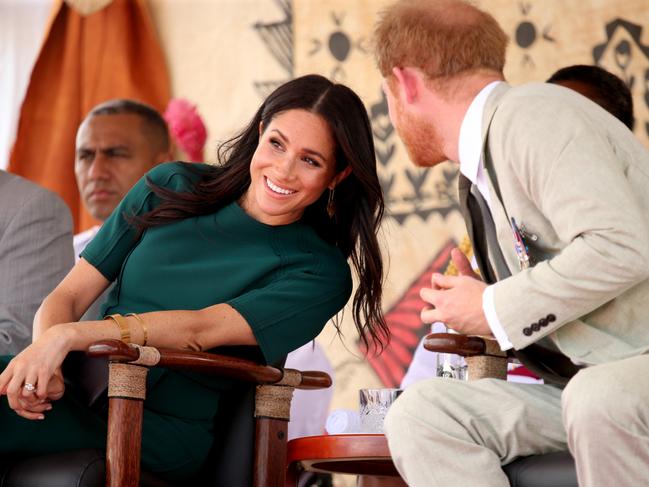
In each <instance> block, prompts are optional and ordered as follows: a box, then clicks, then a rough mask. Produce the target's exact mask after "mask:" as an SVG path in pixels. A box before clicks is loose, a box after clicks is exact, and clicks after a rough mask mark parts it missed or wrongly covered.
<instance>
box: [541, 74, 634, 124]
mask: <svg viewBox="0 0 649 487" xmlns="http://www.w3.org/2000/svg"><path fill="white" fill-rule="evenodd" d="M547 83H553V84H555V85H560V86H564V87H566V88H570V89H571V90H573V91H576V92H577V93H580V94H581V95H583V96H585V97H586V98H588V99H589V100H591V101H594V102H595V103H597V104H598V105H599V106H601V107H602V108H603V109H604V110H606V111H607V112H609V113H610V114H611V115H613V116H614V117H615V118H617V119H618V120H619V121H620V122H622V123H623V124H624V125H626V126H627V127H628V128H629V130H633V128H634V125H635V117H634V115H633V96H632V95H631V90H629V87H628V86H627V85H626V83H625V82H624V81H622V80H621V79H620V78H618V77H617V76H615V75H614V74H613V73H609V72H608V71H606V70H605V69H603V68H600V67H599V66H589V65H584V64H575V65H573V66H567V67H565V68H561V69H559V70H558V71H556V72H555V73H554V74H552V75H551V76H550V77H549V78H548V80H547Z"/></svg>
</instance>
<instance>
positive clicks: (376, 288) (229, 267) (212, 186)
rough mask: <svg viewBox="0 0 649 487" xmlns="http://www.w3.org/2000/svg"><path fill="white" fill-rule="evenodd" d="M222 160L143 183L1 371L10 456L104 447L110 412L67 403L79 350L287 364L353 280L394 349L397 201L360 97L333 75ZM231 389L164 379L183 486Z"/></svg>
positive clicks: (150, 443) (173, 469)
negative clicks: (393, 208)
mask: <svg viewBox="0 0 649 487" xmlns="http://www.w3.org/2000/svg"><path fill="white" fill-rule="evenodd" d="M218 156H219V157H218V158H219V164H218V165H214V166H211V165H207V164H188V163H168V164H162V165H159V166H157V167H156V168H154V169H153V170H151V171H149V172H148V173H147V176H146V178H143V179H141V180H140V181H139V182H138V183H136V185H135V186H134V187H133V188H132V189H131V191H130V192H129V193H128V194H127V195H126V197H125V198H124V199H123V200H122V201H121V203H120V204H119V205H118V207H117V208H116V209H115V210H114V211H113V212H112V214H111V216H110V217H109V218H108V219H107V220H106V222H105V223H104V224H103V225H102V227H101V229H100V230H99V232H98V233H97V235H96V236H95V238H94V239H93V240H92V242H91V243H90V244H88V246H87V247H86V249H85V250H84V251H83V252H82V253H81V259H80V260H79V262H78V263H77V264H76V265H75V267H74V268H73V269H72V271H71V272H70V273H69V274H68V276H67V277H66V278H65V279H64V280H63V282H61V284H59V286H57V288H56V289H55V290H54V291H53V292H52V293H51V294H50V295H49V296H48V297H47V298H46V299H45V301H44V302H43V304H42V306H41V308H40V309H39V311H38V313H37V316H36V320H35V333H34V341H33V343H32V344H31V345H30V346H29V347H27V348H26V349H25V350H24V351H23V352H22V353H20V354H19V355H17V356H16V357H13V358H12V357H5V358H0V361H1V362H2V368H4V371H3V372H2V373H1V374H0V394H5V395H6V396H7V401H4V400H3V401H2V402H0V429H1V430H2V432H3V434H2V435H1V436H0V454H7V453H11V452H17V451H21V452H24V453H36V452H52V451H61V450H65V449H78V448H102V447H103V445H104V444H105V441H106V416H105V411H104V410H98V409H96V408H93V409H91V408H89V407H88V406H87V405H84V404H83V403H80V402H79V400H78V398H76V397H74V396H73V393H74V391H73V390H71V391H66V389H65V386H64V378H63V377H62V374H61V369H60V367H61V364H62V362H63V360H64V359H65V357H66V356H67V354H68V352H70V351H74V350H85V349H86V348H87V347H88V345H89V344H90V343H93V342H95V341H97V340H101V339H121V340H122V341H124V342H131V343H136V344H149V345H150V346H154V347H170V348H180V349H190V350H214V349H215V348H216V347H220V346H241V345H243V346H250V347H252V353H254V354H255V356H256V357H257V359H258V360H262V361H263V362H266V363H276V362H277V361H279V360H280V359H282V358H283V357H285V356H286V354H288V352H290V351H292V350H295V349H296V348H298V347H300V346H301V345H303V344H305V343H307V342H309V341H311V340H313V339H314V338H315V336H316V335H318V334H319V333H320V331H321V330H322V328H323V327H324V325H325V324H326V323H327V322H328V321H329V320H330V319H331V318H332V317H333V316H334V315H335V314H336V313H338V311H340V310H341V309H342V307H343V306H344V305H345V304H346V302H347V301H348V299H349V297H350V295H351V293H352V278H351V269H350V267H353V268H354V270H355V271H356V274H357V278H358V281H359V286H358V288H357V289H356V291H355V294H354V298H353V303H352V306H351V308H352V309H351V314H352V316H353V319H354V322H355V324H356V327H357V330H358V332H359V334H360V337H361V340H363V341H364V342H365V343H366V344H368V346H369V344H370V343H375V344H377V345H378V346H380V345H381V343H382V342H383V341H384V340H385V339H386V338H387V336H388V333H387V326H386V323H385V320H384V318H383V315H382V310H381V289H382V280H383V273H382V268H383V264H382V258H381V254H380V250H379V244H378V240H377V232H378V229H379V225H380V222H381V219H382V215H383V195H382V192H381V187H380V184H379V179H378V175H377V171H376V159H375V154H374V146H373V140H372V131H371V126H370V123H369V119H368V116H367V112H366V110H365V107H364V105H363V103H362V101H361V100H360V99H359V98H358V96H357V95H356V94H355V93H354V92H353V91H352V90H350V89H349V88H347V87H345V86H343V85H340V84H334V83H332V82H331V81H329V80H327V79H326V78H324V77H321V76H317V75H308V76H303V77H300V78H296V79H294V80H292V81H289V82H287V83H285V84H284V85H282V86H280V87H278V88H277V89H276V90H275V91H274V92H273V93H271V94H270V95H269V97H268V98H267V99H266V100H265V101H264V102H263V103H262V105H261V107H260V108H259V110H258V111H257V113H256V114H255V115H254V117H253V118H252V120H251V121H250V123H249V124H248V125H247V126H246V127H245V128H244V129H243V130H242V131H241V132H240V133H239V134H238V135H237V136H235V137H234V138H233V139H231V140H229V141H227V142H225V143H224V144H223V145H222V146H221V148H220V150H219V154H218ZM348 259H349V261H350V263H348ZM112 281H116V284H115V287H114V288H113V291H112V292H111V293H110V296H109V298H108V301H107V302H106V303H105V304H104V305H103V307H102V314H103V315H107V316H108V318H109V319H108V320H101V321H94V320H93V321H84V322H78V320H79V318H80V317H81V315H82V314H83V313H84V312H85V311H86V310H87V308H88V306H90V304H91V303H92V302H94V301H95V300H96V299H97V297H98V296H99V295H100V294H101V293H102V292H103V291H104V290H105V289H106V288H107V287H108V286H109V285H110V283H111V282H112ZM231 385H232V383H231V381H223V380H220V379H218V378H216V377H213V376H200V377H199V376H196V375H190V374H183V373H180V372H176V371H173V370H164V369H158V368H154V369H152V370H151V371H150V372H149V377H148V388H147V398H146V400H145V401H144V423H143V436H142V463H143V467H144V468H145V469H147V470H149V471H151V472H153V473H157V474H159V475H161V476H163V477H165V478H168V479H188V478H190V477H191V476H192V475H194V474H195V473H196V472H197V471H198V470H199V469H200V468H201V466H202V465H203V463H204V462H205V460H206V459H207V456H208V453H209V451H210V449H211V447H212V443H213V442H214V441H215V435H214V431H213V425H214V418H215V416H216V415H218V414H219V410H218V403H219V400H218V399H219V396H220V394H222V393H224V392H225V393H227V390H228V389H229V387H231ZM54 401H56V402H55V403H54ZM19 416H21V417H19ZM23 418H26V419H29V420H32V421H25V420H24V419H23ZM61 431H65V434H59V432H61Z"/></svg>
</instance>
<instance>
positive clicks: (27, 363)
mask: <svg viewBox="0 0 649 487" xmlns="http://www.w3.org/2000/svg"><path fill="white" fill-rule="evenodd" d="M68 330H69V329H68V328H67V327H64V326H56V327H53V328H51V329H48V330H47V331H46V332H45V333H43V335H42V336H41V337H40V338H39V339H38V340H36V341H35V342H34V343H32V344H31V345H30V346H29V347H27V348H26V349H25V350H23V351H22V352H21V353H19V354H18V355H16V356H15V357H14V358H13V360H12V361H11V362H9V365H7V368H6V369H5V370H4V372H3V373H2V374H0V394H6V395H7V400H8V402H9V407H11V409H13V410H14V411H15V412H16V413H17V414H18V415H20V416H22V417H23V418H26V419H43V412H45V411H48V410H49V409H51V404H50V402H51V401H55V400H57V399H60V398H61V396H63V393H64V391H65V386H64V383H63V376H62V374H61V370H60V367H61V364H62V363H63V360H64V359H65V357H66V355H67V354H68V352H69V351H70V350H71V348H70V343H71V336H70V333H69V332H68ZM30 385H31V386H34V387H33V388H32V387H31V386H30Z"/></svg>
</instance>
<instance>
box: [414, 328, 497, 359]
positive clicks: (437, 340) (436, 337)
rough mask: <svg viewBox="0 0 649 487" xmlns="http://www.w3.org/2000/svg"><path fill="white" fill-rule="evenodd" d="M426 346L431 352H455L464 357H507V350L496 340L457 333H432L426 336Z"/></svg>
mask: <svg viewBox="0 0 649 487" xmlns="http://www.w3.org/2000/svg"><path fill="white" fill-rule="evenodd" d="M424 348H425V349H426V350H429V351H431V352H440V353H453V354H455V355H461V356H462V357H475V356H478V355H486V356H489V357H507V352H503V351H502V350H501V349H500V346H499V345H498V342H497V341H496V340H490V339H488V338H483V337H479V336H469V335H459V334H456V333H431V334H430V335H427V336H426V338H424Z"/></svg>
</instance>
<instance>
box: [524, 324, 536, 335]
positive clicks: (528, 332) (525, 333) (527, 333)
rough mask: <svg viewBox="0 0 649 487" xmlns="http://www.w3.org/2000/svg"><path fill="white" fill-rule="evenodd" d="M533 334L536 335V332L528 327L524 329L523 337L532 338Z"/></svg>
mask: <svg viewBox="0 0 649 487" xmlns="http://www.w3.org/2000/svg"><path fill="white" fill-rule="evenodd" d="M532 333H534V332H533V331H532V329H531V328H530V327H529V326H526V327H525V328H523V335H525V336H530V335H531V334H532Z"/></svg>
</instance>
